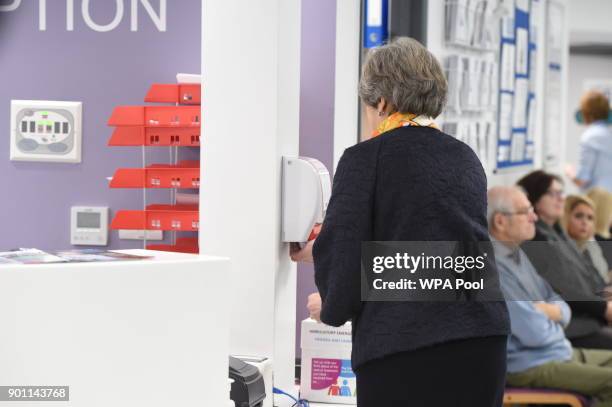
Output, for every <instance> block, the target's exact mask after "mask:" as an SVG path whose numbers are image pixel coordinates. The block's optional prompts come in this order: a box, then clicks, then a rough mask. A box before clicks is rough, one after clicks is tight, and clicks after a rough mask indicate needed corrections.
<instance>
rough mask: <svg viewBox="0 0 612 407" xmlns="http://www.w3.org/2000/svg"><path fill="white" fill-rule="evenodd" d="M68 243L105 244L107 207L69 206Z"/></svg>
mask: <svg viewBox="0 0 612 407" xmlns="http://www.w3.org/2000/svg"><path fill="white" fill-rule="evenodd" d="M70 243H71V244H73V245H84V246H106V245H107V243H108V207H106V206H73V207H72V208H70Z"/></svg>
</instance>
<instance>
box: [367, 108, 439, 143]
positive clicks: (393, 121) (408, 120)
mask: <svg viewBox="0 0 612 407" xmlns="http://www.w3.org/2000/svg"><path fill="white" fill-rule="evenodd" d="M405 126H423V127H433V128H434V129H438V130H439V128H438V126H437V125H436V123H435V122H434V120H433V119H432V118H431V117H429V116H423V115H416V114H414V113H400V112H395V113H393V114H391V115H389V117H387V118H386V119H385V120H383V122H382V123H380V125H379V126H378V128H376V130H374V132H373V133H372V137H376V136H380V135H381V134H383V133H385V132H387V131H391V130H393V129H397V128H398V127H405Z"/></svg>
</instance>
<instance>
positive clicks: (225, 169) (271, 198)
mask: <svg viewBox="0 0 612 407" xmlns="http://www.w3.org/2000/svg"><path fill="white" fill-rule="evenodd" d="M300 10H301V5H300V0H223V1H216V0H205V1H203V7H202V78H203V84H202V86H203V88H202V137H201V140H202V145H201V159H202V162H201V164H202V177H201V179H202V184H201V187H200V250H201V252H202V253H215V254H217V255H222V256H227V257H229V258H230V259H231V260H232V278H231V281H232V284H233V286H232V288H231V292H232V296H231V298H230V302H231V303H233V309H232V313H231V315H232V320H231V331H230V332H231V338H230V351H231V352H232V353H236V354H251V355H261V356H266V357H270V358H272V359H273V364H274V385H275V386H276V387H279V388H281V389H283V390H285V391H287V392H290V393H294V394H295V393H296V391H295V388H294V361H295V296H296V275H295V273H296V267H295V264H293V263H292V262H291V261H290V260H289V257H288V247H287V245H285V244H281V243H280V227H281V226H280V218H281V212H280V211H281V206H280V205H281V195H280V192H281V191H280V186H281V157H282V156H283V155H297V154H298V146H299V91H300V72H299V68H300V25H301V20H300ZM186 40H187V39H186ZM269 396H270V397H271V395H269ZM275 404H276V405H280V406H284V405H287V406H289V405H291V404H292V403H291V402H289V401H287V402H286V403H285V402H284V399H282V398H279V399H277V402H275Z"/></svg>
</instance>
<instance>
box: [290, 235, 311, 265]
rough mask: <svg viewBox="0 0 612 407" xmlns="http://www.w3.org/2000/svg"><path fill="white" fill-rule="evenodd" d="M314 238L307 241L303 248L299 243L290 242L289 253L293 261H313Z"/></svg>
mask: <svg viewBox="0 0 612 407" xmlns="http://www.w3.org/2000/svg"><path fill="white" fill-rule="evenodd" d="M314 242H315V241H314V240H311V241H309V242H308V243H306V246H304V247H303V248H301V247H300V244H299V243H290V244H289V255H290V256H291V260H293V261H297V262H300V261H303V262H305V263H313V262H314V260H313V259H312V246H313V245H314Z"/></svg>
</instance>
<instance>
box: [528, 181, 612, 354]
mask: <svg viewBox="0 0 612 407" xmlns="http://www.w3.org/2000/svg"><path fill="white" fill-rule="evenodd" d="M518 185H519V186H521V187H522V188H523V189H524V190H525V192H526V193H527V197H528V198H529V201H530V202H531V205H533V207H534V209H535V212H536V214H537V215H538V221H537V222H536V235H535V238H534V240H535V242H525V243H524V244H523V250H524V251H525V253H527V256H529V259H530V260H531V262H532V263H533V265H534V267H535V269H536V270H537V271H538V273H539V274H540V275H541V276H542V277H544V279H545V280H547V281H548V283H549V284H550V285H551V286H552V287H553V289H554V290H555V291H556V292H557V293H559V294H560V295H561V297H563V299H564V300H565V301H567V302H568V304H569V305H570V307H571V308H572V320H571V322H570V324H569V326H568V327H567V329H566V336H567V337H568V339H569V340H570V341H571V342H572V345H574V346H575V347H580V348H590V349H612V328H610V327H608V326H607V324H608V323H609V322H612V303H610V302H608V301H605V300H604V299H603V298H602V294H603V292H604V289H605V281H604V280H603V279H602V277H601V276H600V275H599V273H598V272H597V270H596V269H595V268H594V267H593V266H592V264H590V263H589V262H588V261H587V259H586V258H585V257H584V256H583V254H582V253H581V252H580V250H578V248H577V247H576V244H575V243H574V242H573V241H572V240H571V239H570V238H569V237H568V236H567V234H566V233H565V232H564V231H563V229H562V228H561V224H560V221H561V218H562V217H563V209H564V203H565V196H564V192H563V182H562V180H561V178H560V177H559V176H557V175H553V174H549V173H547V172H544V171H541V170H538V171H533V172H531V173H529V174H527V175H526V176H524V177H523V178H521V179H520V180H519V181H518Z"/></svg>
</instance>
